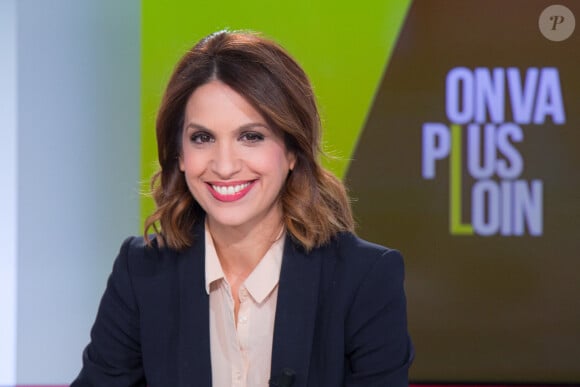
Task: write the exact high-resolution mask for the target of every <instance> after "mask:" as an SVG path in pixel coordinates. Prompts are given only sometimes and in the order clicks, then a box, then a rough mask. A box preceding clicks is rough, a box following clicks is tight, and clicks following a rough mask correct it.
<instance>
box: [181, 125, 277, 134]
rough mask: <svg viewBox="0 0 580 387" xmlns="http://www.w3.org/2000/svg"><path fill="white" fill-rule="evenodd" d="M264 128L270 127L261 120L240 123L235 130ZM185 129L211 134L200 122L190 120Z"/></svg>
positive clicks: (268, 128)
mask: <svg viewBox="0 0 580 387" xmlns="http://www.w3.org/2000/svg"><path fill="white" fill-rule="evenodd" d="M258 127H261V128H264V129H266V130H271V129H270V127H269V126H268V125H266V124H264V123H261V122H249V123H247V124H244V125H241V126H239V127H238V128H237V129H236V132H244V131H246V130H252V129H254V128H258ZM185 129H186V130H187V129H194V130H200V131H203V132H207V133H209V134H213V130H211V129H209V128H207V127H205V126H203V125H201V124H197V123H195V122H190V123H189V124H187V125H186V127H185Z"/></svg>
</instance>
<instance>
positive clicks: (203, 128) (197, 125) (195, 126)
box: [185, 122, 212, 133]
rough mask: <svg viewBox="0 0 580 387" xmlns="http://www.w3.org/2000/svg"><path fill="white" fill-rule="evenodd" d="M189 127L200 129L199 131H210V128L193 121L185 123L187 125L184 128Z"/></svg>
mask: <svg viewBox="0 0 580 387" xmlns="http://www.w3.org/2000/svg"><path fill="white" fill-rule="evenodd" d="M189 128H191V129H197V130H201V131H204V132H208V133H212V130H211V129H209V128H206V127H205V126H203V125H200V124H196V123H195V122H190V123H189V124H187V126H186V127H185V129H189Z"/></svg>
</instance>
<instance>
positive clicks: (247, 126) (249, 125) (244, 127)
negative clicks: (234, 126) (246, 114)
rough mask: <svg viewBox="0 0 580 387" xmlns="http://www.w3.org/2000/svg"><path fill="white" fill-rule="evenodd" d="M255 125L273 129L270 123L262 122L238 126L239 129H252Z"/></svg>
mask: <svg viewBox="0 0 580 387" xmlns="http://www.w3.org/2000/svg"><path fill="white" fill-rule="evenodd" d="M255 127H262V128H264V129H268V130H271V129H270V127H269V126H268V125H266V124H264V123H261V122H250V123H248V124H244V125H242V126H240V127H238V130H239V131H244V130H250V129H253V128H255Z"/></svg>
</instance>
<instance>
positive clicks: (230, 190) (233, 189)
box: [211, 183, 250, 195]
mask: <svg viewBox="0 0 580 387" xmlns="http://www.w3.org/2000/svg"><path fill="white" fill-rule="evenodd" d="M249 185H250V183H244V184H238V185H230V186H227V187H224V186H221V185H213V184H212V186H211V187H212V188H213V189H214V190H215V191H216V192H217V193H219V194H220V195H235V194H237V193H238V192H240V191H241V190H243V189H244V188H246V187H247V186H249Z"/></svg>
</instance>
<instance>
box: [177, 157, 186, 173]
mask: <svg viewBox="0 0 580 387" xmlns="http://www.w3.org/2000/svg"><path fill="white" fill-rule="evenodd" d="M177 160H179V170H180V171H181V172H185V164H184V163H183V155H181V154H180V155H179V156H177Z"/></svg>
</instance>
